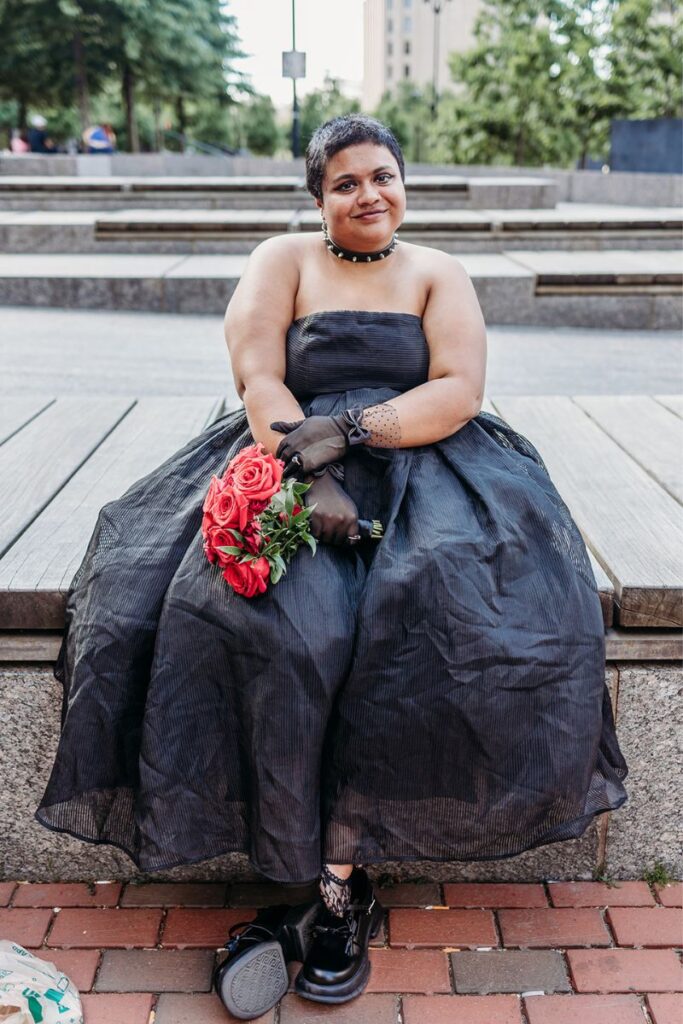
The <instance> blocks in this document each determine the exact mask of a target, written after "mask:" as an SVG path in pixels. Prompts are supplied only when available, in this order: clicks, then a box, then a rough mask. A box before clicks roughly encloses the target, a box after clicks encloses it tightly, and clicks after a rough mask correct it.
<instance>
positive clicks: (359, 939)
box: [294, 867, 384, 1003]
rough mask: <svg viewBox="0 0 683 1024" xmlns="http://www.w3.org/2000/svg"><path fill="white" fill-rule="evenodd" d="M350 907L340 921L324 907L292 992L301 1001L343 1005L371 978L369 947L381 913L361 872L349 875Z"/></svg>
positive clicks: (360, 870) (355, 870)
mask: <svg viewBox="0 0 683 1024" xmlns="http://www.w3.org/2000/svg"><path fill="white" fill-rule="evenodd" d="M350 879H351V903H350V905H349V907H348V909H347V910H346V911H345V913H344V916H343V917H337V916H335V915H334V914H332V913H330V911H329V910H328V909H327V907H325V906H324V904H323V910H322V913H321V916H320V920H319V922H318V923H317V924H316V925H314V927H313V933H314V939H313V944H312V945H311V948H310V951H309V953H308V956H307V957H306V959H305V960H304V962H303V966H302V968H301V970H300V971H299V973H298V975H297V977H296V981H295V982H294V988H295V991H296V992H297V994H298V995H300V996H303V998H304V999H312V1000H314V1001H315V1002H318V1003H345V1002H347V1001H348V1000H349V999H354V998H355V997H356V996H359V995H360V994H361V992H362V991H363V989H364V988H365V986H366V985H367V983H368V980H369V978H370V960H369V959H368V943H369V942H370V939H374V937H375V935H377V933H378V931H379V930H380V928H381V926H382V920H383V917H384V911H383V909H382V907H381V906H380V904H379V903H378V902H377V899H376V898H375V894H374V891H373V888H372V882H371V881H370V879H369V878H368V876H367V874H366V872H365V871H364V870H363V868H359V867H354V869H353V871H352V872H351V876H350Z"/></svg>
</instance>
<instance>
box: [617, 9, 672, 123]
mask: <svg viewBox="0 0 683 1024" xmlns="http://www.w3.org/2000/svg"><path fill="white" fill-rule="evenodd" d="M608 60H609V63H610V65H611V76H610V83H609V84H610V92H611V94H612V96H613V97H614V100H615V103H616V104H617V105H618V107H619V109H620V113H619V115H618V116H620V117H633V118H646V117H682V116H683V8H682V7H681V6H680V4H677V3H675V2H670V0H621V2H620V3H617V4H615V5H614V14H613V19H612V32H611V38H610V53H609V57H608Z"/></svg>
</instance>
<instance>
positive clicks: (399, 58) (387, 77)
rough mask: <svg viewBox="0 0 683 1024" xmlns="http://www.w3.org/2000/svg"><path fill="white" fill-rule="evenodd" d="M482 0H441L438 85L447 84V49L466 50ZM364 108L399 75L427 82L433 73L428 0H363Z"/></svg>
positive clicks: (373, 103) (431, 18)
mask: <svg viewBox="0 0 683 1024" xmlns="http://www.w3.org/2000/svg"><path fill="white" fill-rule="evenodd" d="M481 7H482V0H441V14H439V15H438V17H439V59H438V88H439V91H441V90H442V89H444V88H446V87H448V86H449V85H450V73H449V70H448V55H449V53H452V52H453V51H454V50H458V51H460V52H462V51H464V50H468V49H469V48H470V47H471V46H472V44H473V42H474V37H473V34H472V30H473V27H474V22H475V19H476V17H477V14H478V13H479V11H480V9H481ZM363 16H364V23H363V34H364V43H363V46H364V57H363V96H362V101H363V109H364V110H371V109H372V108H373V107H375V106H376V105H377V104H378V103H379V101H380V99H381V98H382V93H383V92H384V91H385V90H387V89H388V90H390V91H391V90H393V88H394V87H395V85H396V83H397V82H399V81H400V80H401V79H410V81H411V82H415V84H416V85H426V84H427V83H428V82H432V81H433V78H434V17H435V15H434V8H433V4H432V0H365V5H364V11H363Z"/></svg>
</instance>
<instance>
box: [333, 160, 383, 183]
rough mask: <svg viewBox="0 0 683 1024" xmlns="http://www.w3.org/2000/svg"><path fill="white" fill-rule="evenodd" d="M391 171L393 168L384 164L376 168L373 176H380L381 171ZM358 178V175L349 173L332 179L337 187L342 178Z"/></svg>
mask: <svg viewBox="0 0 683 1024" xmlns="http://www.w3.org/2000/svg"><path fill="white" fill-rule="evenodd" d="M390 170H391V167H389V165H388V164H383V165H382V166H381V167H375V169H374V171H372V174H379V172H380V171H390ZM356 177H358V175H356V174H349V173H346V174H338V175H337V177H336V178H333V179H332V184H333V185H336V183H337V182H338V181H341V180H342V178H356Z"/></svg>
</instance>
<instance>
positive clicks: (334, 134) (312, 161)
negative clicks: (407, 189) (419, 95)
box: [306, 114, 406, 199]
mask: <svg viewBox="0 0 683 1024" xmlns="http://www.w3.org/2000/svg"><path fill="white" fill-rule="evenodd" d="M362 142H373V143H374V144H375V145H376V146H386V147H387V149H388V150H389V151H390V152H391V153H392V155H393V156H394V157H395V158H396V163H397V164H398V168H399V170H400V172H401V180H402V181H403V182H405V180H406V172H405V163H404V160H403V153H402V152H401V147H400V145H399V143H398V139H397V138H396V136H395V135H394V133H393V132H392V130H391V128H388V127H387V126H386V125H385V124H382V122H381V121H378V120H377V118H375V117H370V116H369V114H343V115H342V116H341V117H333V118H332V120H331V121H326V122H325V123H324V124H321V125H320V127H319V128H316V130H315V131H314V132H313V135H312V136H311V140H310V142H309V143H308V146H307V147H306V188H307V189H308V191H309V192H310V193H311V195H312V196H314V197H315V198H316V199H322V197H323V177H324V175H325V168H326V167H327V162H328V160H330V159H331V158H332V157H333V156H334V155H335V153H339V151H340V150H342V149H346V148H347V146H357V145H359V144H360V143H362Z"/></svg>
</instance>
